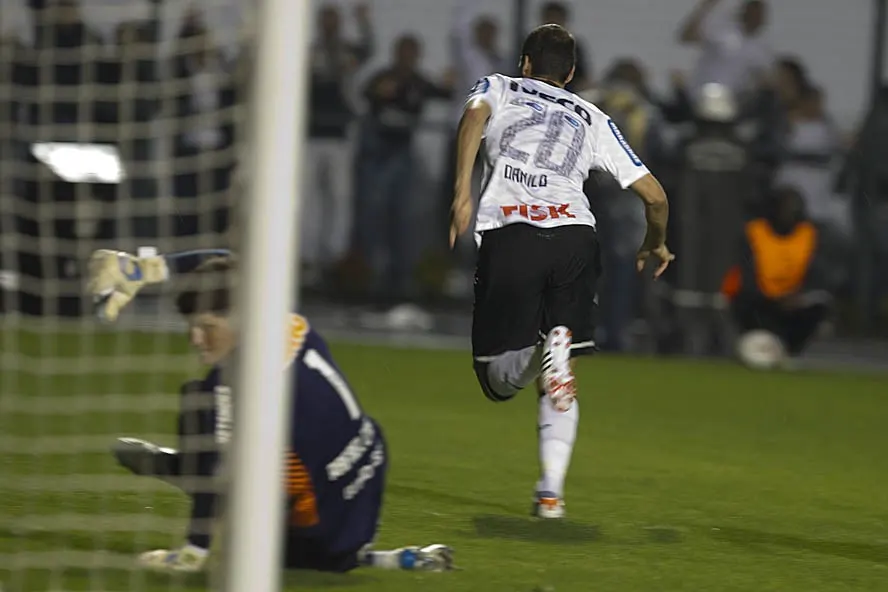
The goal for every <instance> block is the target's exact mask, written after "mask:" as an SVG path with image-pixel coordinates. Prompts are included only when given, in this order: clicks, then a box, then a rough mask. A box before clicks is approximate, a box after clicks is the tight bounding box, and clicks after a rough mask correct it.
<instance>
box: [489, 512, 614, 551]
mask: <svg viewBox="0 0 888 592" xmlns="http://www.w3.org/2000/svg"><path fill="white" fill-rule="evenodd" d="M472 522H473V523H474V525H475V532H476V533H477V534H478V536H480V537H484V538H498V539H514V540H520V541H535V542H540V543H561V544H572V545H580V544H583V543H590V542H594V541H598V540H600V539H601V530H600V529H599V528H598V527H597V526H594V525H591V524H580V523H577V522H568V521H563V520H538V519H535V518H531V517H519V516H491V515H482V516H476V517H475V518H473V519H472Z"/></svg>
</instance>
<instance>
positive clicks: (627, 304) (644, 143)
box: [581, 59, 662, 351]
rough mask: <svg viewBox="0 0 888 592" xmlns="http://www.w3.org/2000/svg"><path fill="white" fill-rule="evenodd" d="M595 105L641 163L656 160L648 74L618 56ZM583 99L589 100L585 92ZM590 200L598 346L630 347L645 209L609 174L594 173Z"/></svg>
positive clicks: (658, 125)
mask: <svg viewBox="0 0 888 592" xmlns="http://www.w3.org/2000/svg"><path fill="white" fill-rule="evenodd" d="M594 94H595V95H597V104H598V105H599V106H600V107H601V108H602V109H603V110H604V111H605V112H606V113H607V114H608V115H610V116H611V118H612V119H613V120H614V122H616V124H617V126H618V127H619V128H620V130H621V131H622V132H623V134H624V135H625V136H626V139H627V141H628V142H629V144H630V145H631V146H632V147H633V149H634V150H635V151H636V152H637V153H638V155H639V157H640V158H641V159H642V160H643V161H644V162H654V161H656V159H657V157H658V155H659V152H660V145H661V141H662V140H661V137H660V135H661V132H662V122H661V121H660V117H659V113H658V110H657V108H656V106H655V105H654V104H653V103H652V102H651V101H650V100H649V99H648V97H649V95H650V93H649V90H648V86H647V77H646V74H645V72H644V70H643V69H642V67H641V65H640V64H638V63H637V62H636V61H635V60H633V59H621V60H619V61H617V63H616V64H615V65H614V66H613V67H612V68H611V69H610V70H609V71H608V73H607V75H606V76H605V78H604V81H603V83H602V84H601V86H600V87H599V88H598V89H596V91H595V92H594ZM581 96H584V98H587V97H588V98H589V99H591V98H592V94H591V93H589V92H586V93H582V95H581ZM587 190H588V191H587V193H588V195H589V201H590V203H592V204H593V208H594V211H595V215H596V216H597V217H598V218H599V220H601V224H600V225H599V228H600V232H601V247H602V260H603V261H602V262H603V266H604V273H603V275H602V277H603V280H604V281H603V284H602V290H601V308H602V314H601V321H602V322H601V332H602V334H603V335H602V339H601V343H602V346H603V347H604V348H605V349H607V350H611V351H625V350H626V349H628V346H629V344H628V342H627V339H626V338H627V330H628V327H629V324H630V323H631V322H632V321H633V319H634V318H635V315H636V312H637V307H636V306H635V303H636V302H637V301H638V298H637V295H638V290H637V288H638V283H637V277H638V275H637V273H636V272H635V254H636V251H637V249H638V245H640V244H641V243H642V241H643V239H644V232H645V220H644V208H643V207H642V206H641V204H640V203H638V201H637V200H634V199H628V198H627V196H626V194H627V191H624V190H623V189H622V188H621V187H620V186H619V185H618V184H616V183H615V182H614V181H613V180H612V179H611V178H610V177H609V176H601V175H596V176H595V177H594V178H593V182H592V183H590V184H588V186H587Z"/></svg>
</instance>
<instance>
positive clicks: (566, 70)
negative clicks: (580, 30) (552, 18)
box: [521, 24, 577, 82]
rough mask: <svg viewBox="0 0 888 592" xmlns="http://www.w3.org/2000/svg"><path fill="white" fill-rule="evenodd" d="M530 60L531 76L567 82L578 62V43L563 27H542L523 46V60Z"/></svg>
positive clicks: (532, 33) (531, 33) (529, 36)
mask: <svg viewBox="0 0 888 592" xmlns="http://www.w3.org/2000/svg"><path fill="white" fill-rule="evenodd" d="M525 59H527V60H530V65H531V70H532V71H531V75H533V76H540V77H545V78H551V79H553V80H555V81H556V82H565V81H566V80H567V77H568V76H569V75H570V72H571V70H573V68H574V65H575V64H576V61H577V42H576V40H575V39H574V36H573V35H571V34H570V32H569V31H568V30H567V29H565V28H564V27H562V26H561V25H553V24H549V25H540V26H539V27H537V28H536V29H534V30H533V31H531V32H530V34H529V35H528V36H527V38H526V39H525V40H524V44H523V45H522V46H521V60H522V64H523V63H524V60H525Z"/></svg>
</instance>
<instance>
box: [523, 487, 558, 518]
mask: <svg viewBox="0 0 888 592" xmlns="http://www.w3.org/2000/svg"><path fill="white" fill-rule="evenodd" d="M531 514H532V515H533V516H536V517H537V518H544V519H550V520H557V519H559V518H564V500H563V499H561V498H559V497H558V496H557V495H555V494H554V493H552V492H549V491H539V492H537V494H536V495H535V496H534V498H533V509H532V510H531Z"/></svg>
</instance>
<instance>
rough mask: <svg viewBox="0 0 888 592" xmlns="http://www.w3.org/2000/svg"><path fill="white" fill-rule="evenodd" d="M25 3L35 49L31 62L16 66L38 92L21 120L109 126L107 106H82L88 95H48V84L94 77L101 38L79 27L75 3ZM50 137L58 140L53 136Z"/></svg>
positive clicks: (66, 83) (65, 84) (75, 84)
mask: <svg viewBox="0 0 888 592" xmlns="http://www.w3.org/2000/svg"><path fill="white" fill-rule="evenodd" d="M29 5H30V7H31V9H32V11H33V14H34V32H35V34H34V40H35V43H34V49H35V51H34V52H33V53H30V56H31V58H33V59H30V60H28V62H27V63H23V64H22V66H23V68H22V69H21V70H20V72H19V73H20V82H21V83H23V84H25V85H27V86H30V87H33V89H38V88H39V89H40V92H39V94H38V96H37V100H36V101H30V102H29V104H28V106H27V114H26V115H25V118H26V120H27V122H28V123H30V124H32V125H45V124H50V123H52V124H56V125H64V124H76V123H83V122H87V123H90V124H95V123H98V120H104V121H106V122H108V123H113V122H114V121H113V119H114V117H113V114H110V113H107V110H106V109H107V104H105V105H102V104H101V103H97V102H96V101H89V102H87V101H86V100H85V99H86V96H88V95H86V96H84V97H76V98H73V99H69V98H58V99H57V98H56V96H57V94H58V95H60V96H61V97H66V95H67V96H70V93H63V92H61V93H55V92H53V88H52V87H53V86H58V87H68V88H76V87H79V86H80V85H82V84H85V83H86V82H87V81H91V80H93V81H94V80H96V79H97V78H98V76H96V75H95V74H96V70H97V69H98V67H99V60H98V56H99V53H100V51H101V37H100V36H99V35H98V33H96V32H95V31H93V30H92V29H90V28H89V27H88V26H87V25H86V24H85V23H84V21H83V18H82V16H81V13H80V3H79V0H30V3H29ZM45 51H50V52H52V54H51V57H50V58H49V59H47V57H46V56H47V55H49V54H44V53H42V52H45ZM91 98H92V97H91ZM44 129H46V128H44ZM51 133H53V134H54V133H55V132H51ZM62 133H63V135H71V134H70V133H68V134H65V133H64V132H62ZM55 139H56V140H62V139H64V138H61V137H58V136H56V138H55ZM68 139H72V138H68ZM84 139H88V138H84Z"/></svg>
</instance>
